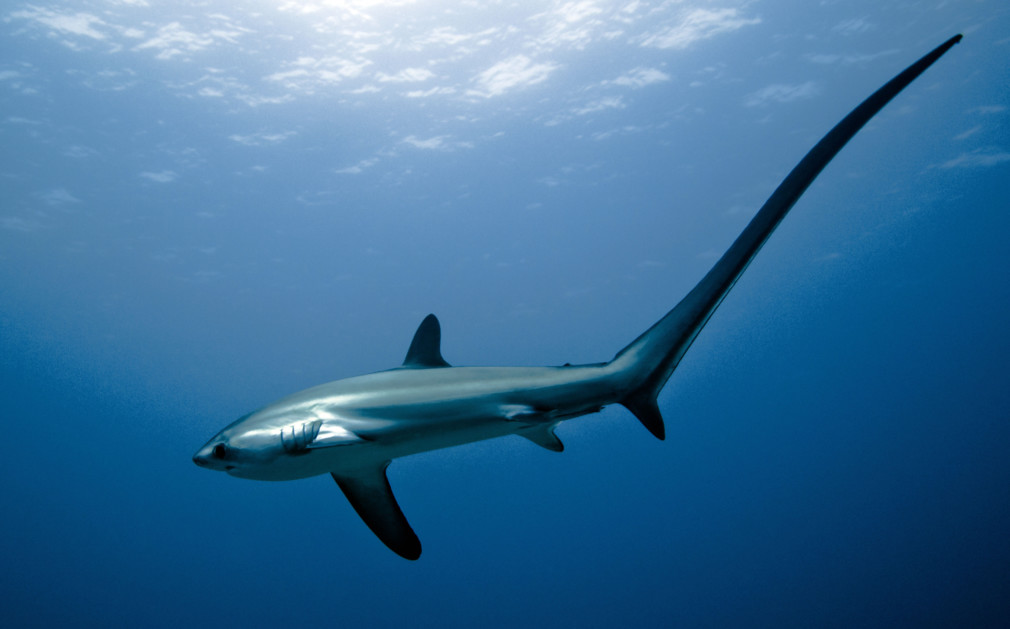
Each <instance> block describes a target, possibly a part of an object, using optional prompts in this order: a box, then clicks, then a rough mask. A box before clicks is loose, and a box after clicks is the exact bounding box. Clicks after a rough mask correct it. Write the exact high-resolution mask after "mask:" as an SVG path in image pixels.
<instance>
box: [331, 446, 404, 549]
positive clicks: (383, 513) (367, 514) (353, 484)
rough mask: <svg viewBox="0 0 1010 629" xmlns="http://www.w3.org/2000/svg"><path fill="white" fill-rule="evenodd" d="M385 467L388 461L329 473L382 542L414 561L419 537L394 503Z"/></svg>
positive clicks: (394, 499)
mask: <svg viewBox="0 0 1010 629" xmlns="http://www.w3.org/2000/svg"><path fill="white" fill-rule="evenodd" d="M387 467H389V461H386V462H384V463H382V464H381V465H379V466H376V467H373V468H366V469H363V470H355V472H354V473H339V474H338V473H337V472H331V473H330V475H331V476H333V480H335V481H337V485H339V486H340V489H341V490H342V491H343V492H344V495H345V496H347V500H349V501H350V503H351V506H352V507H354V510H355V511H357V512H358V515H359V516H361V519H362V520H364V521H365V524H367V525H368V528H370V529H372V532H373V533H375V534H376V536H378V538H379V539H380V540H382V543H383V544H385V545H386V546H388V547H389V549H390V550H392V551H393V552H394V553H396V554H397V555H399V556H401V557H403V558H404V559H411V560H414V559H417V558H418V557H420V556H421V540H419V539H417V535H415V534H414V530H413V529H412V528H410V524H409V523H408V522H407V518H406V517H405V516H404V515H403V511H401V510H400V505H398V504H396V498H395V497H394V496H393V489H392V488H391V487H390V486H389V480H388V479H387V478H386V468H387Z"/></svg>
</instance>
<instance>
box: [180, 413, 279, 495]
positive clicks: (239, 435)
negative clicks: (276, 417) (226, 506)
mask: <svg viewBox="0 0 1010 629" xmlns="http://www.w3.org/2000/svg"><path fill="white" fill-rule="evenodd" d="M260 414H261V413H258V412H257V413H250V414H249V415H246V416H244V417H242V418H240V419H238V420H237V421H235V422H234V423H232V424H231V425H229V426H228V427H227V428H225V429H224V430H222V431H221V432H219V433H218V434H216V435H214V437H213V438H212V439H211V440H210V441H208V442H207V443H206V444H204V446H203V447H202V448H200V449H199V450H198V451H197V453H196V454H194V455H193V462H194V463H196V464H197V465H199V466H200V467H205V468H207V469H211V470H217V471H220V472H226V473H228V474H230V475H232V476H236V477H239V478H252V479H258V478H262V477H263V474H264V472H265V470H267V469H269V468H270V467H271V466H272V464H274V463H276V462H277V461H278V459H280V458H282V457H284V456H285V455H286V454H287V453H286V452H285V450H284V444H283V442H282V440H281V435H280V431H277V430H268V429H266V427H265V426H264V425H263V424H264V422H263V421H262V419H263V418H262V417H258V415H260Z"/></svg>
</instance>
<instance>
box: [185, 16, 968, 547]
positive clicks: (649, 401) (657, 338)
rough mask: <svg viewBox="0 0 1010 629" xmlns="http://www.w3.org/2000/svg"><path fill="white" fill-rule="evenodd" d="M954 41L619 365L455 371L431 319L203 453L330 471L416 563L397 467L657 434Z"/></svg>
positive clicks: (809, 158) (838, 131)
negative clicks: (797, 215) (681, 374)
mask: <svg viewBox="0 0 1010 629" xmlns="http://www.w3.org/2000/svg"><path fill="white" fill-rule="evenodd" d="M960 39H961V36H960V35H957V36H955V37H952V38H951V39H949V40H948V41H946V42H944V43H943V44H942V45H940V46H939V47H937V48H936V49H934V50H933V51H932V52H930V53H929V54H927V55H926V56H924V57H922V58H921V59H919V60H918V61H917V62H915V63H914V64H912V65H911V66H909V67H908V68H907V69H905V70H904V71H903V72H901V73H900V74H898V75H897V76H896V77H895V78H893V79H892V80H891V81H889V82H888V83H886V84H885V85H884V86H883V87H881V88H880V89H879V90H877V91H876V92H874V93H873V94H872V95H871V96H870V97H869V98H867V99H866V100H865V101H863V103H861V104H860V105H859V106H858V107H856V108H855V109H854V110H853V111H852V112H851V113H849V115H848V116H846V117H845V118H844V119H843V120H842V121H841V122H839V123H838V124H837V125H836V126H835V127H834V128H833V129H832V130H831V131H830V132H828V134H827V135H825V136H824V138H822V139H821V140H820V142H818V143H817V145H816V146H814V148H813V149H811V150H810V152H809V153H807V155H806V156H805V157H804V158H803V159H802V160H801V161H800V163H799V164H798V165H797V166H796V167H795V168H794V169H793V170H792V172H790V174H789V175H788V176H787V177H786V179H785V180H783V182H782V183H781V184H780V185H779V187H778V188H777V189H776V190H775V192H774V193H773V194H772V196H771V197H769V199H768V201H766V202H765V204H764V205H763V206H762V207H761V209H760V210H759V211H758V213H757V214H756V215H755V216H754V218H753V219H752V220H751V222H750V223H749V224H748V225H747V227H746V228H745V229H744V231H743V232H742V233H741V234H740V236H739V237H738V238H737V240H736V241H735V242H734V243H733V245H732V246H731V247H730V248H729V249H728V250H727V252H726V253H725V254H724V255H723V257H722V258H721V259H720V260H719V261H718V262H717V263H716V264H715V266H714V267H713V268H712V269H711V270H710V271H709V272H708V274H707V275H705V277H704V278H703V279H702V280H701V282H699V283H698V285H697V286H696V287H695V288H694V289H692V290H691V292H690V293H688V295H687V296H686V297H684V299H683V300H681V301H680V303H678V304H677V305H676V306H675V307H674V308H673V309H672V310H671V311H670V312H668V313H667V314H666V315H665V316H664V317H663V318H662V319H660V320H659V321H658V322H657V323H656V324H655V325H653V326H652V327H651V328H649V329H648V330H647V331H646V332H644V333H643V334H642V335H641V336H639V337H638V338H637V339H635V340H634V341H633V342H632V343H630V344H629V345H628V346H627V347H625V348H624V349H622V350H621V351H620V352H618V354H617V355H616V356H615V357H614V358H613V359H612V360H610V361H608V362H604V363H597V364H590V365H575V366H573V365H564V366H561V367H452V366H450V365H449V364H448V363H447V362H446V361H445V360H444V359H443V358H442V354H441V349H440V344H441V330H440V327H439V323H438V320H437V319H436V318H435V316H434V315H428V316H427V317H426V318H425V319H424V321H422V323H421V325H420V327H419V328H418V329H417V332H416V333H415V335H414V339H413V341H412V342H411V345H410V348H409V349H408V351H407V356H406V359H405V360H404V362H403V364H402V365H401V366H400V367H397V368H395V369H390V370H388V371H382V372H378V373H373V374H369V375H364V376H357V377H353V378H347V379H343V380H337V381H334V382H330V383H327V384H323V385H319V386H316V387H313V388H310V389H306V390H304V391H301V392H298V393H295V394H293V395H290V396H288V397H285V398H282V399H280V400H278V401H276V402H274V403H272V404H270V405H268V406H266V407H264V408H262V409H260V410H258V411H255V412H253V413H250V414H249V415H246V416H245V417H242V418H240V419H239V420H237V421H235V422H234V423H232V424H231V425H229V426H228V427H226V428H225V429H224V430H222V431H221V432H219V433H218V434H217V435H215V436H214V437H213V438H212V439H211V440H210V441H208V442H207V443H206V445H204V446H203V447H202V448H201V449H200V450H199V451H198V452H197V453H196V455H194V457H193V460H194V461H195V462H196V464H197V465H200V466H202V467H207V468H210V469H215V470H221V471H225V472H227V473H228V474H230V475H232V476H236V477H240V478H249V479H256V480H273V481H280V480H294V479H299V478H307V477H311V476H317V475H320V474H327V473H328V474H331V475H332V476H333V478H334V480H335V481H336V482H337V485H339V487H340V489H341V490H343V492H344V494H345V495H346V496H347V498H348V500H349V501H350V503H351V505H352V506H353V507H354V509H355V510H356V511H357V512H358V514H359V515H360V516H361V518H362V519H363V520H364V521H365V523H366V524H367V525H368V527H369V528H370V529H371V530H372V531H373V532H374V533H375V534H376V535H377V536H378V537H379V539H380V540H382V542H383V543H385V544H386V545H387V546H388V547H389V548H390V549H392V550H393V551H394V552H396V553H397V554H399V555H400V556H402V557H405V558H407V559H417V558H418V557H420V555H421V543H420V541H419V540H418V538H417V536H416V535H415V533H414V531H413V530H412V529H411V527H410V524H409V523H408V522H407V520H406V518H405V517H404V515H403V513H402V511H401V510H400V507H399V505H398V504H397V503H396V499H395V498H394V496H393V492H392V490H391V488H390V486H389V482H388V480H387V479H386V468H387V467H388V466H389V464H390V462H392V461H393V460H394V459H397V458H399V457H403V456H408V455H411V454H416V453H419V452H426V451H429V450H435V449H439V448H446V447H451V446H456V445H461V444H465V443H471V442H474V441H480V440H484V439H491V438H494V437H501V436H505V435H510V434H516V435H520V436H522V437H525V438H527V439H529V440H530V441H532V442H534V443H536V444H538V445H540V446H542V447H544V448H547V449H548V450H552V451H556V452H560V451H561V450H563V449H564V447H563V445H562V443H561V441H560V440H559V439H558V438H557V436H556V435H555V434H554V430H555V428H556V427H557V425H558V424H559V423H560V422H562V421H565V420H568V419H572V418H575V417H579V416H582V415H586V414H589V413H595V412H597V411H599V410H600V409H602V408H603V407H604V406H607V405H610V404H621V405H623V406H625V407H626V408H627V409H628V410H630V411H631V412H632V413H633V414H634V415H635V416H636V417H637V418H638V419H639V421H641V423H642V424H643V425H644V426H645V427H646V428H647V429H648V430H649V431H650V432H651V433H652V434H653V435H655V436H656V437H657V438H659V439H663V438H664V436H665V431H664V426H663V418H662V416H661V414H660V411H659V407H658V405H657V401H656V400H657V396H658V394H659V392H660V390H662V388H663V386H664V385H665V384H666V382H667V380H668V379H669V378H670V375H671V374H672V373H673V370H674V369H675V368H676V366H677V365H678V364H679V362H680V360H681V359H682V358H683V356H684V354H685V352H686V351H687V349H688V348H689V347H690V346H691V343H692V342H693V341H694V339H695V337H696V336H697V335H698V333H699V332H700V331H701V329H702V328H703V327H704V325H705V324H706V323H707V322H708V320H709V318H710V317H711V316H712V313H713V312H715V310H716V308H718V306H719V304H720V303H721V302H722V300H723V299H724V298H725V296H726V294H727V293H728V292H729V291H730V289H731V288H732V287H733V285H734V284H735V283H736V281H737V280H738V279H739V277H740V275H741V274H742V273H743V272H744V270H745V269H746V268H747V266H748V265H749V264H750V262H751V260H752V259H753V258H754V256H755V255H756V254H757V252H758V251H759V250H760V248H761V247H762V245H763V244H764V243H765V241H766V240H767V239H768V237H769V236H770V235H771V233H772V232H773V231H774V229H775V227H776V226H778V224H779V223H780V222H781V221H782V219H783V218H784V217H785V215H786V213H787V212H788V211H789V209H790V208H792V206H793V205H794V204H795V202H796V200H797V199H799V197H800V196H801V195H802V194H803V192H804V191H805V190H806V189H807V187H808V186H809V185H810V183H811V182H812V181H813V180H814V178H816V177H817V175H818V174H819V173H820V172H821V170H823V169H824V167H825V166H826V165H827V164H828V162H829V161H831V159H832V158H833V157H834V156H835V155H836V154H837V153H838V152H839V151H840V150H841V149H842V147H843V146H844V145H845V144H846V143H847V142H848V141H849V139H851V138H852V137H853V136H854V135H855V134H856V132H858V131H859V129H861V128H862V127H863V125H864V124H866V122H867V121H868V120H870V118H872V117H873V116H874V115H875V114H876V113H877V112H878V111H880V109H882V108H883V107H884V105H886V104H887V103H888V102H889V101H890V100H891V99H892V98H894V96H896V95H897V94H898V93H899V92H900V91H901V90H902V89H904V88H905V87H906V86H907V85H909V84H910V83H911V82H912V81H913V80H914V79H915V78H916V77H918V76H919V75H920V74H921V73H922V72H924V71H925V70H926V68H928V67H929V66H930V65H932V64H933V62H935V61H936V60H937V59H939V58H940V57H941V56H942V55H943V54H944V53H945V52H947V50H949V49H950V48H951V47H952V46H953V45H954V44H956V43H957V42H958V41H960Z"/></svg>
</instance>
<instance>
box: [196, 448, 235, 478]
mask: <svg viewBox="0 0 1010 629" xmlns="http://www.w3.org/2000/svg"><path fill="white" fill-rule="evenodd" d="M224 452H225V451H224V446H223V445H221V444H210V443H208V444H207V445H205V446H204V447H202V448H200V449H199V450H198V451H197V453H196V454H194V455H193V462H194V463H196V464H197V465H199V466H200V467H206V468H208V469H212V470H222V471H228V470H230V469H234V467H235V466H234V465H229V464H228V463H227V462H226V461H225V460H224V458H225V454H224Z"/></svg>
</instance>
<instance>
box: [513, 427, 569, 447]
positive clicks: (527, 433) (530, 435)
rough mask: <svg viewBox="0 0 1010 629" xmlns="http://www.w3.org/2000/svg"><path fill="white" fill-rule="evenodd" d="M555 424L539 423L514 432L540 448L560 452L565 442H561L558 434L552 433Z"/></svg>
mask: <svg viewBox="0 0 1010 629" xmlns="http://www.w3.org/2000/svg"><path fill="white" fill-rule="evenodd" d="M557 426H558V425H557V423H554V424H540V425H537V426H533V427H531V428H527V429H526V430H521V431H519V432H517V433H516V434H517V435H519V436H520V437H525V438H526V439H529V440H530V441H532V442H533V443H535V444H537V445H538V446H540V447H541V448H546V449H548V450H550V451H551V452H562V451H563V450H564V449H565V444H563V443H561V439H558V436H557V435H556V434H554V429H555V428H557Z"/></svg>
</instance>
